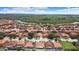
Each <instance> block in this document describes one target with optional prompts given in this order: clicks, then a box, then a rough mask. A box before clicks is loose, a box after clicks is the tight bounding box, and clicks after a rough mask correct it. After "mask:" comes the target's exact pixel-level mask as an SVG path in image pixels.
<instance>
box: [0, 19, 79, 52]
mask: <svg viewBox="0 0 79 59" xmlns="http://www.w3.org/2000/svg"><path fill="white" fill-rule="evenodd" d="M67 43H68V44H69V45H68V44H67ZM65 44H66V45H67V46H65ZM78 44H79V23H76V22H74V23H64V24H49V23H46V24H43V23H39V24H38V23H28V22H23V21H20V20H11V19H0V50H3V51H7V50H17V51H19V50H23V51H64V50H74V51H75V50H79V47H78V46H79V45H78ZM69 46H70V47H69ZM67 47H68V48H67Z"/></svg>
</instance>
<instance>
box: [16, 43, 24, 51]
mask: <svg viewBox="0 0 79 59" xmlns="http://www.w3.org/2000/svg"><path fill="white" fill-rule="evenodd" d="M15 49H16V50H17V51H20V50H23V51H24V50H25V49H24V46H23V45H22V44H16V45H15Z"/></svg>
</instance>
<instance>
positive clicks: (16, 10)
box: [0, 7, 79, 14]
mask: <svg viewBox="0 0 79 59" xmlns="http://www.w3.org/2000/svg"><path fill="white" fill-rule="evenodd" d="M0 14H79V7H0Z"/></svg>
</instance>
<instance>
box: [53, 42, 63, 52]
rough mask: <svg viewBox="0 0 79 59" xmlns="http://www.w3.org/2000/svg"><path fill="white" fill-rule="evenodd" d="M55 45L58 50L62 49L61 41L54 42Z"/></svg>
mask: <svg viewBox="0 0 79 59" xmlns="http://www.w3.org/2000/svg"><path fill="white" fill-rule="evenodd" d="M53 45H54V47H55V49H56V50H59V51H60V50H62V46H61V44H60V43H59V42H53Z"/></svg>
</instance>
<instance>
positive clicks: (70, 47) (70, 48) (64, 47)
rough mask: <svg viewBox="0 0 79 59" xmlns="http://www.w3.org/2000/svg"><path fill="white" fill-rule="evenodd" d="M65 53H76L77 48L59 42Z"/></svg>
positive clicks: (68, 43) (67, 43) (70, 44)
mask: <svg viewBox="0 0 79 59" xmlns="http://www.w3.org/2000/svg"><path fill="white" fill-rule="evenodd" d="M60 43H61V45H62V46H63V49H64V50H65V51H76V50H77V48H76V47H75V46H74V45H73V44H72V43H71V42H64V41H60Z"/></svg>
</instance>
